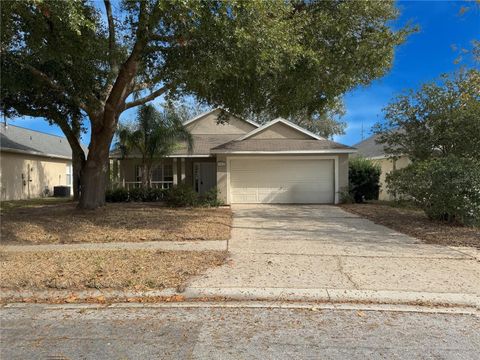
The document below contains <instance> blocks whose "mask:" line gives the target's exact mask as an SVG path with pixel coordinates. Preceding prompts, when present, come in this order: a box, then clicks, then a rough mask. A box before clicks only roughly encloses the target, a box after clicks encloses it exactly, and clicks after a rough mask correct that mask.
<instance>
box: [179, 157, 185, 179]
mask: <svg viewBox="0 0 480 360" xmlns="http://www.w3.org/2000/svg"><path fill="white" fill-rule="evenodd" d="M180 181H181V183H182V184H184V183H185V158H181V159H180Z"/></svg>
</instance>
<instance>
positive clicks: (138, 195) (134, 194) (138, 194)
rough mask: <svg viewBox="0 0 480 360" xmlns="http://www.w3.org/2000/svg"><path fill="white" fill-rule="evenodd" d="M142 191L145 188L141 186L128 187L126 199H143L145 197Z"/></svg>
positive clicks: (137, 200)
mask: <svg viewBox="0 0 480 360" xmlns="http://www.w3.org/2000/svg"><path fill="white" fill-rule="evenodd" d="M144 193H145V189H143V188H141V187H138V188H133V189H130V190H128V200H129V201H135V202H139V201H143V199H144V198H145V195H144Z"/></svg>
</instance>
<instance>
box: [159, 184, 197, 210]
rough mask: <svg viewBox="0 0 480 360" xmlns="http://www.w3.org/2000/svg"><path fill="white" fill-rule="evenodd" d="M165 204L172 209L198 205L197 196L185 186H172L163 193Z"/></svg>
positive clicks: (190, 188)
mask: <svg viewBox="0 0 480 360" xmlns="http://www.w3.org/2000/svg"><path fill="white" fill-rule="evenodd" d="M165 202H166V203H167V205H168V206H172V207H184V206H188V207H192V206H197V205H198V203H199V198H198V194H197V193H196V192H195V191H194V190H193V189H192V187H191V186H189V185H187V184H179V185H177V186H174V187H172V188H170V189H168V191H167V192H166V193H165Z"/></svg>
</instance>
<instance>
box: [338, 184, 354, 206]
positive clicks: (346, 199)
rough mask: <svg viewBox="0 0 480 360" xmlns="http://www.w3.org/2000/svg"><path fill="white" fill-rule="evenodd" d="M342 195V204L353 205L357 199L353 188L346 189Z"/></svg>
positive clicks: (341, 191) (341, 192)
mask: <svg viewBox="0 0 480 360" xmlns="http://www.w3.org/2000/svg"><path fill="white" fill-rule="evenodd" d="M339 194H340V202H341V203H342V204H353V203H354V202H355V199H354V198H353V195H352V191H351V186H348V187H345V188H343V189H342V190H340V192H339Z"/></svg>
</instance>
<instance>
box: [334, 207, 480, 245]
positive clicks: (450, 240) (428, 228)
mask: <svg viewBox="0 0 480 360" xmlns="http://www.w3.org/2000/svg"><path fill="white" fill-rule="evenodd" d="M341 207H342V208H343V209H345V210H347V211H349V212H351V213H354V214H357V215H360V216H362V217H365V218H367V219H369V220H372V221H373V222H374V223H377V224H380V225H385V226H387V227H389V228H392V229H394V230H397V231H399V232H402V233H404V234H407V235H410V236H413V237H415V238H417V239H420V240H422V241H423V242H425V243H427V244H439V245H448V246H471V247H476V248H479V249H480V228H474V227H466V226H462V225H458V224H448V223H444V222H440V221H434V220H430V219H428V218H427V216H426V215H425V213H424V212H423V211H422V210H419V209H416V208H414V207H412V206H395V203H391V204H388V203H366V204H342V205H341Z"/></svg>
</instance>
